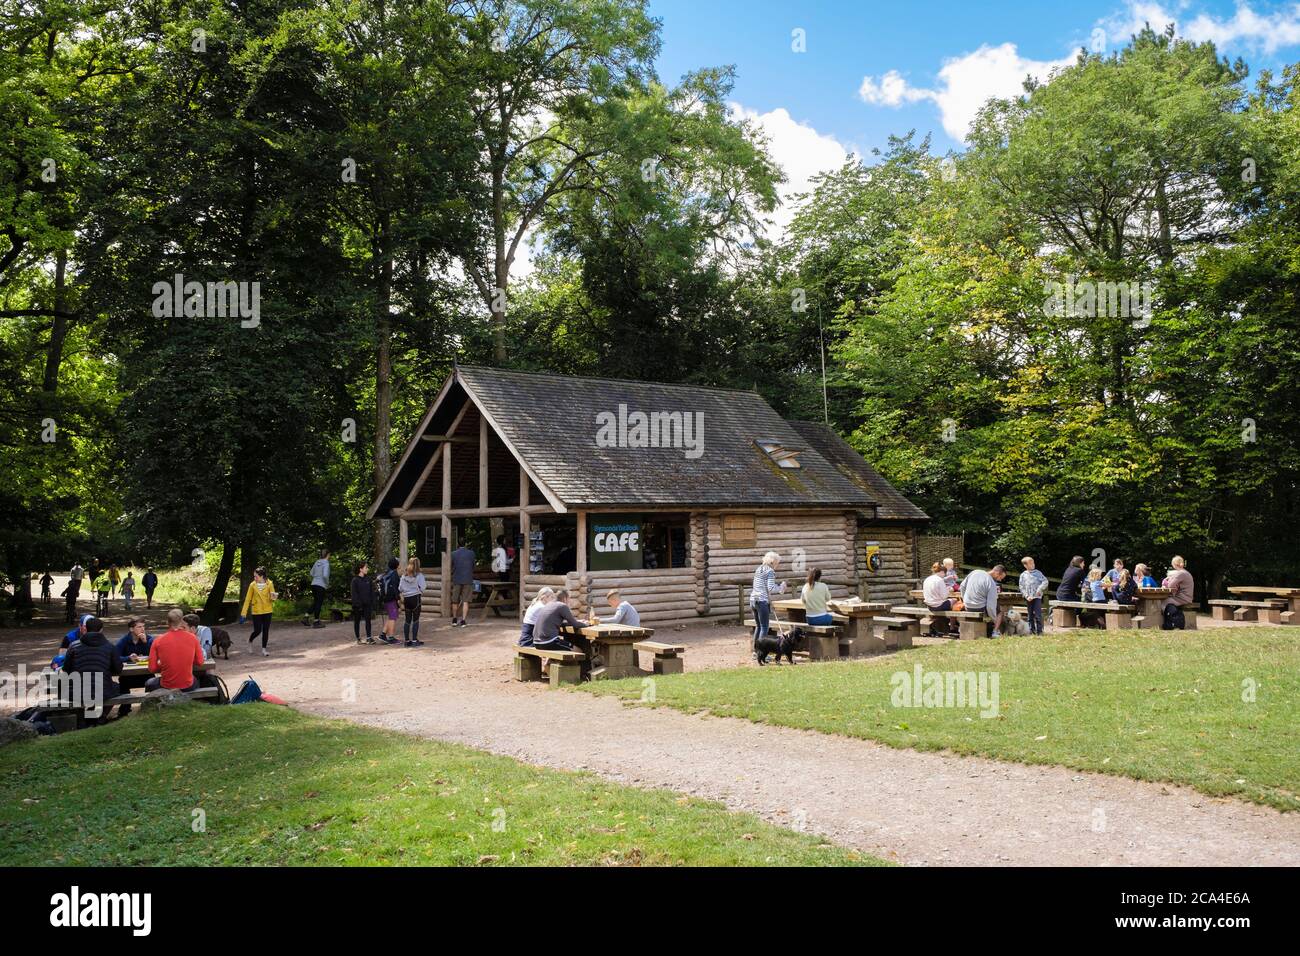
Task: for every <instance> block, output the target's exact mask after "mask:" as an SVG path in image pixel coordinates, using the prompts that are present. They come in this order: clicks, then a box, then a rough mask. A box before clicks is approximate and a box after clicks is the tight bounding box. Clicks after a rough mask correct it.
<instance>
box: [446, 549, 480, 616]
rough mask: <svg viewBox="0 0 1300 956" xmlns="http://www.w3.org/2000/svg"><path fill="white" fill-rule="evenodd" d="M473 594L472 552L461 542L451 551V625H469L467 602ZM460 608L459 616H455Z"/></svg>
mask: <svg viewBox="0 0 1300 956" xmlns="http://www.w3.org/2000/svg"><path fill="white" fill-rule="evenodd" d="M473 595H474V552H473V550H471V549H470V548H468V547H466V546H465V545H464V544H462V545H461V546H460V547H459V548H457V549H456V550H455V551H453V552H452V553H451V626H452V627H468V626H469V602H470V599H471V598H472V597H473ZM456 608H460V616H459V617H457V616H456Z"/></svg>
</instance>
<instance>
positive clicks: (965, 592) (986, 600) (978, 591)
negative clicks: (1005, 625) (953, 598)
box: [961, 564, 1007, 637]
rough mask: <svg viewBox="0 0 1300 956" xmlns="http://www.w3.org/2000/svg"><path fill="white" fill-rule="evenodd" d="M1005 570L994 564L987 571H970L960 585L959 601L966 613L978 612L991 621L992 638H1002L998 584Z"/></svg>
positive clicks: (1003, 576)
mask: <svg viewBox="0 0 1300 956" xmlns="http://www.w3.org/2000/svg"><path fill="white" fill-rule="evenodd" d="M1006 576H1007V569H1006V568H1004V567H1003V566H1002V565H1000V564H995V565H994V566H993V567H991V568H989V569H988V570H987V571H972V572H971V573H970V574H968V575H967V576H966V580H965V581H963V582H962V583H961V600H962V603H963V604H964V605H965V606H966V610H968V611H978V612H979V613H981V614H983V615H984V616H985V617H987V618H990V619H992V621H993V636H994V637H1001V636H1002V612H1001V611H1000V610H998V582H999V581H1001V580H1002V579H1003V578H1005V577H1006Z"/></svg>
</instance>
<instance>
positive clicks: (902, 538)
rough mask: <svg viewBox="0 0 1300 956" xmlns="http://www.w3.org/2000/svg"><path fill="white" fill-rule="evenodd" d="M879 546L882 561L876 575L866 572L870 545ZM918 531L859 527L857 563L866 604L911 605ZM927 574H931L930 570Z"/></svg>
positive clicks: (860, 586)
mask: <svg viewBox="0 0 1300 956" xmlns="http://www.w3.org/2000/svg"><path fill="white" fill-rule="evenodd" d="M868 541H877V542H879V543H880V558H881V561H882V562H883V565H882V567H881V570H880V572H879V573H877V574H873V573H871V572H870V571H869V570H867V542H868ZM915 548H916V530H915V529H914V528H910V527H906V526H899V525H872V524H858V525H857V527H856V529H855V535H854V549H853V550H854V561H855V564H856V567H857V576H858V594H860V595H861V596H862V598H863V599H864V600H867V601H896V602H898V603H899V604H908V603H911V602H910V600H909V598H908V596H907V592H908V590H909V589H910V588H911V587H912V579H913V578H914V577H915V576H916V573H915V569H914V567H915V566H914V561H915V554H916V550H915ZM927 573H928V571H927Z"/></svg>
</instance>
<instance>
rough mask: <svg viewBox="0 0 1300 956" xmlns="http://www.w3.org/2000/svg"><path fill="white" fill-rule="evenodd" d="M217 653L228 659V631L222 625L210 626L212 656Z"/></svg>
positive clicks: (214, 656)
mask: <svg viewBox="0 0 1300 956" xmlns="http://www.w3.org/2000/svg"><path fill="white" fill-rule="evenodd" d="M218 654H220V655H221V656H222V657H224V658H225V659H226V660H230V632H229V631H227V630H226V629H225V628H224V627H214V628H212V657H213V658H214V659H215V658H216V656H217V655H218Z"/></svg>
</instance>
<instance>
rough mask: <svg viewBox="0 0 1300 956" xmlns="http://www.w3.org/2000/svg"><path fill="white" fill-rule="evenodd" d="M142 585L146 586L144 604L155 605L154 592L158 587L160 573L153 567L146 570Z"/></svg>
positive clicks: (141, 581) (141, 580)
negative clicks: (155, 571) (156, 572)
mask: <svg viewBox="0 0 1300 956" xmlns="http://www.w3.org/2000/svg"><path fill="white" fill-rule="evenodd" d="M140 586H141V587H143V588H144V606H145V607H147V608H148V607H153V592H154V591H155V590H156V589H157V588H158V575H156V574H154V573H153V568H148V569H146V570H145V572H144V577H142V578H141V579H140Z"/></svg>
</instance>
